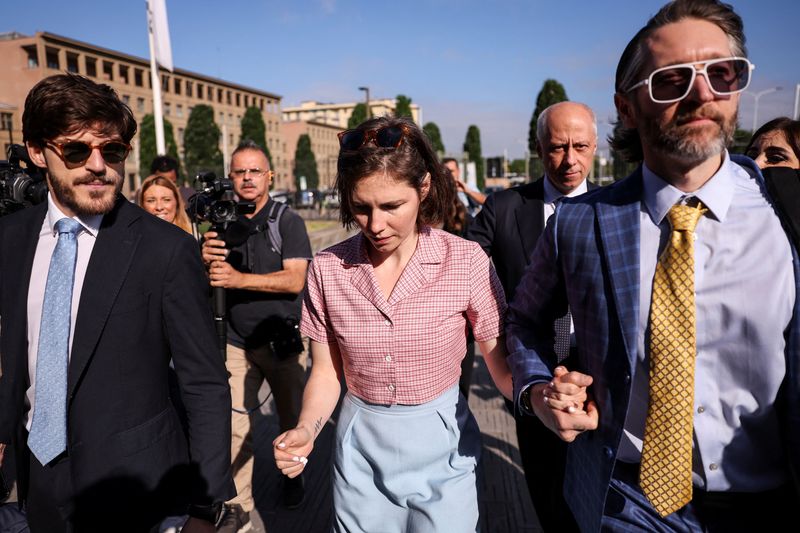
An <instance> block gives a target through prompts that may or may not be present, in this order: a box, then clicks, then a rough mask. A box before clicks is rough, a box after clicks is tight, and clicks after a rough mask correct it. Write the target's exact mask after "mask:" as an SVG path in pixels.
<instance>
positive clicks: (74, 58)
mask: <svg viewBox="0 0 800 533" xmlns="http://www.w3.org/2000/svg"><path fill="white" fill-rule="evenodd" d="M67 72H72V73H73V74H77V73H78V54H73V53H72V52H67Z"/></svg>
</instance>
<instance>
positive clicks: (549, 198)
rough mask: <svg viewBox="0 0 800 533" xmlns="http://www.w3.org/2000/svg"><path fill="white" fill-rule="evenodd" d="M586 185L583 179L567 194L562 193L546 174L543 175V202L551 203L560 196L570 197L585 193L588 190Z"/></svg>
mask: <svg viewBox="0 0 800 533" xmlns="http://www.w3.org/2000/svg"><path fill="white" fill-rule="evenodd" d="M588 187H589V186H588V185H587V184H586V180H583V181H582V182H581V184H580V185H578V186H577V187H575V189H573V190H572V191H570V192H569V194H564V193H562V192H561V191H559V190H558V189H556V188H555V186H554V185H553V184H552V183H550V178H549V177H548V176H547V174H545V175H544V203H546V204H552V203H554V202H555V201H556V200H558V199H559V198H561V197H562V196H566V197H567V198H572V197H573V196H579V195H581V194H583V193H585V192H586V191H587V190H588Z"/></svg>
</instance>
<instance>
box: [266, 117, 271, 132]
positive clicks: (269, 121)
mask: <svg viewBox="0 0 800 533" xmlns="http://www.w3.org/2000/svg"><path fill="white" fill-rule="evenodd" d="M267 131H272V121H271V120H268V121H267Z"/></svg>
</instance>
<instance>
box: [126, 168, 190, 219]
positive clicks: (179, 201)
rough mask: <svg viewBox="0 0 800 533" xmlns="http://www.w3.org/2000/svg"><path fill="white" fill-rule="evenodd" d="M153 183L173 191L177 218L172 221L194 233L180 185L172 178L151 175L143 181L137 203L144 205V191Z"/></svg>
mask: <svg viewBox="0 0 800 533" xmlns="http://www.w3.org/2000/svg"><path fill="white" fill-rule="evenodd" d="M153 185H159V186H161V187H166V188H167V189H169V190H170V191H171V192H172V196H174V197H175V220H173V221H172V223H173V224H175V225H176V226H178V227H179V228H181V229H182V230H184V231H185V232H186V233H192V223H191V221H190V220H189V215H187V214H186V204H184V203H183V197H182V196H181V193H180V191H179V190H178V187H177V186H176V185H175V184H174V183H173V182H172V180H171V179H169V178H165V177H164V176H149V177H148V178H147V179H146V180H144V181H143V182H142V188H141V189H140V191H139V196H138V197H137V198H136V203H138V204H139V205H140V206H141V207H144V193H145V191H146V190H147V189H149V188H150V187H152V186H153Z"/></svg>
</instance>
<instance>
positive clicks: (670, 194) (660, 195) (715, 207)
mask: <svg viewBox="0 0 800 533" xmlns="http://www.w3.org/2000/svg"><path fill="white" fill-rule="evenodd" d="M738 170H739V167H738V165H736V164H735V163H733V162H732V161H731V159H730V156H729V155H728V151H727V150H726V151H725V154H724V159H723V161H722V165H721V166H720V167H719V170H717V172H716V173H715V174H714V175H713V176H711V178H710V179H709V180H708V181H707V182H706V183H705V184H704V185H703V186H702V187H700V188H699V189H697V190H696V191H694V192H693V193H685V192H683V191H681V190H679V189H677V188H675V187H673V186H672V185H670V184H669V183H667V182H666V181H664V179H662V178H661V177H660V176H658V175H657V174H656V173H655V172H653V171H652V170H650V169H649V168H648V167H647V164H646V163H645V164H643V165H642V179H643V185H644V204H645V208H646V209H647V213H648V214H649V215H650V220H652V221H653V224H655V225H656V226H658V225H659V224H661V222H662V221H663V220H664V217H666V216H667V213H668V212H669V210H670V208H672V206H673V205H675V204H677V203H678V202H680V201H681V200H682V199H684V198H691V197H693V196H695V197H697V198H698V199H699V200H700V201H701V202H703V205H705V206H706V207H707V208H708V210H709V212H710V215H712V216H713V217H714V218H716V219H717V220H719V221H720V222H723V221H724V220H725V216H726V215H727V214H728V208H730V206H731V201H732V200H733V190H734V175H735V173H736V172H738Z"/></svg>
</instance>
